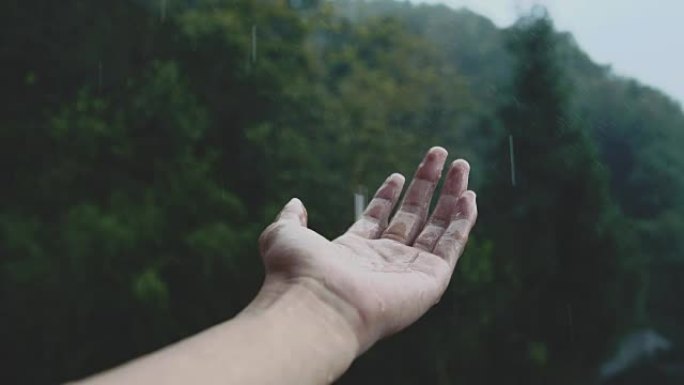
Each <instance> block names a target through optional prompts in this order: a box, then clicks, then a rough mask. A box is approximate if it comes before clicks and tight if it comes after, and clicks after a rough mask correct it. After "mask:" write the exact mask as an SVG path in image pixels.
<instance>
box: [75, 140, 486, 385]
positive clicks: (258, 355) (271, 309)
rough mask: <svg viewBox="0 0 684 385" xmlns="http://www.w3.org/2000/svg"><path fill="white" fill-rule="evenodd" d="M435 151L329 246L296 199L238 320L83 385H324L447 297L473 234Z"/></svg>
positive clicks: (462, 200)
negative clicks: (436, 195)
mask: <svg viewBox="0 0 684 385" xmlns="http://www.w3.org/2000/svg"><path fill="white" fill-rule="evenodd" d="M446 159H447V152H446V150H444V149H443V148H441V147H433V148H431V149H430V150H429V151H428V152H427V154H426V155H425V158H424V159H423V161H422V162H421V164H420V165H419V166H418V169H417V170H416V173H415V175H414V178H413V180H412V182H411V184H410V185H409V187H408V189H407V190H406V194H405V196H404V199H403V201H402V202H401V204H400V206H399V208H398V210H397V212H396V214H395V215H394V216H393V217H392V218H391V220H390V215H391V213H392V210H393V208H394V206H395V205H397V203H398V202H397V201H398V200H399V196H400V194H401V192H402V190H403V187H404V177H403V176H401V175H400V174H392V175H390V176H389V177H388V178H387V180H385V182H384V183H383V184H382V186H380V188H379V189H378V191H377V192H376V194H375V196H374V198H373V199H372V200H371V202H370V203H369V204H368V207H367V209H366V211H365V212H364V214H363V216H362V217H361V218H360V219H359V220H358V221H357V222H356V223H354V224H353V225H352V226H351V227H350V228H349V230H347V232H345V233H344V234H342V235H341V236H340V237H338V238H336V239H335V240H333V241H330V240H328V239H326V238H324V237H323V236H321V235H319V234H318V233H316V232H315V231H313V230H311V229H309V228H308V227H307V213H306V209H305V208H304V205H303V204H302V202H301V201H299V200H298V199H296V198H295V199H292V200H291V201H290V202H288V203H287V204H286V205H285V207H284V208H283V209H282V211H281V212H280V214H279V215H278V217H277V218H276V220H275V222H274V223H273V224H271V225H270V226H268V227H267V228H266V230H264V232H263V233H262V235H261V237H260V238H259V249H260V253H261V256H262V258H263V261H264V266H265V269H266V279H265V280H264V284H263V286H262V288H261V290H260V291H259V293H258V295H257V296H256V298H255V299H254V300H253V301H252V303H251V304H250V305H249V306H248V307H247V308H246V309H244V310H243V311H242V312H241V313H240V314H238V315H237V316H236V317H235V318H233V319H231V320H228V321H226V322H224V323H221V324H218V325H216V326H214V327H212V328H210V329H208V330H205V331H203V332H201V333H199V334H197V335H195V336H192V337H190V338H188V339H185V340H183V341H180V342H177V343H176V344H174V345H171V346H169V347H167V348H164V349H162V350H160V351H158V352H154V353H152V354H149V355H147V356H145V357H142V358H139V359H137V360H134V361H132V362H130V363H128V364H126V365H123V366H121V367H119V368H116V369H112V370H110V371H107V372H104V373H102V374H99V375H96V376H93V377H90V378H87V379H85V380H83V381H82V383H83V384H151V383H155V384H191V383H201V384H254V385H261V384H327V383H331V382H332V381H334V380H335V379H336V378H338V377H339V376H340V375H342V374H343V373H344V371H345V370H346V369H347V368H348V367H349V365H351V363H352V361H353V360H354V359H355V358H356V357H357V356H359V355H360V354H361V353H363V352H364V351H366V350H367V349H369V348H370V347H371V346H372V345H373V344H374V343H375V342H377V341H378V340H379V339H381V338H383V337H385V336H388V335H390V334H393V333H395V332H397V331H399V330H401V329H403V328H405V327H407V326H408V325H410V324H411V323H413V322H414V321H416V320H417V319H418V318H419V317H420V316H422V315H423V314H424V313H425V312H426V311H427V310H428V309H429V308H430V307H432V306H433V305H434V304H435V303H437V302H438V301H439V299H440V297H441V296H442V294H443V293H444V291H445V290H446V287H447V285H448V284H449V281H450V279H451V275H452V273H453V271H454V267H455V266H456V262H457V261H458V258H459V257H460V255H461V254H462V252H463V248H464V247H465V243H466V241H467V239H468V234H469V232H470V230H471V228H472V227H473V225H474V224H475V220H476V217H477V206H476V203H475V194H474V193H473V192H472V191H469V190H467V187H468V173H469V170H470V167H469V165H468V163H467V162H466V161H464V160H456V161H454V162H452V163H451V164H450V166H449V167H448V170H447V172H446V180H445V182H444V187H443V188H442V192H441V195H440V197H439V199H438V201H437V204H436V206H435V209H434V211H433V212H432V214H429V212H428V211H429V206H430V201H431V199H432V196H433V193H434V190H435V186H436V185H437V183H438V181H439V180H440V178H441V174H442V169H443V168H444V165H445V162H446Z"/></svg>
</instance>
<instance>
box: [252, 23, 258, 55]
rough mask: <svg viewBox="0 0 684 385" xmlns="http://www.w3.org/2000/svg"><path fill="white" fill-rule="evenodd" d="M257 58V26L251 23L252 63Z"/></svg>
mask: <svg viewBox="0 0 684 385" xmlns="http://www.w3.org/2000/svg"><path fill="white" fill-rule="evenodd" d="M256 58H257V26H256V24H254V25H252V63H254V62H256Z"/></svg>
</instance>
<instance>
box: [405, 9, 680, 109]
mask: <svg viewBox="0 0 684 385" xmlns="http://www.w3.org/2000/svg"><path fill="white" fill-rule="evenodd" d="M413 1H414V2H421V1H422V2H428V3H444V4H447V5H449V6H451V7H453V8H460V7H463V6H466V7H468V8H469V9H471V10H472V11H475V12H477V13H480V14H482V15H484V16H487V17H488V18H490V19H492V20H493V21H494V22H495V23H496V24H497V25H499V26H508V25H510V24H511V23H513V21H515V19H516V17H517V15H519V14H520V13H521V12H522V11H524V10H526V9H529V7H530V6H531V5H532V4H542V5H545V6H546V8H547V9H548V10H549V13H550V14H551V16H552V17H553V20H554V22H555V24H556V28H558V29H560V30H563V31H570V32H572V34H573V35H574V36H575V39H576V40H577V42H578V44H579V45H580V47H582V49H583V50H584V51H585V52H587V53H588V54H589V55H590V56H591V58H592V59H593V60H594V61H595V62H597V63H600V64H610V65H611V66H612V68H613V70H614V71H615V72H616V73H617V74H620V75H626V76H630V77H635V78H637V79H639V80H640V81H642V82H643V83H646V84H648V85H651V86H654V87H656V88H659V89H661V90H662V91H664V92H665V93H667V94H669V95H670V96H671V97H673V98H674V99H675V100H677V101H679V103H680V105H684V0H651V1H645V0H538V1H532V0H413Z"/></svg>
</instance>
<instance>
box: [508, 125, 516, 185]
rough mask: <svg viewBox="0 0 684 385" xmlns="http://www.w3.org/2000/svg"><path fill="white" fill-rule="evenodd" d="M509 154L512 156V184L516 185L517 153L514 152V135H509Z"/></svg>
mask: <svg viewBox="0 0 684 385" xmlns="http://www.w3.org/2000/svg"><path fill="white" fill-rule="evenodd" d="M508 154H509V156H510V158H511V185H512V186H513V187H515V154H514V153H513V135H512V134H511V135H508Z"/></svg>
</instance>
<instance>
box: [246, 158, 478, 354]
mask: <svg viewBox="0 0 684 385" xmlns="http://www.w3.org/2000/svg"><path fill="white" fill-rule="evenodd" d="M446 158H447V152H446V150H444V149H443V148H441V147H434V148H432V149H430V150H429V151H428V152H427V154H426V155H425V158H424V159H423V161H422V163H421V164H420V165H419V166H418V169H417V170H416V173H415V175H414V178H413V180H412V182H411V184H410V185H409V187H408V189H407V191H406V194H405V197H404V199H403V201H402V203H401V205H400V206H399V209H398V210H397V212H396V214H395V215H394V216H393V217H392V218H391V220H390V215H391V213H392V210H393V208H394V206H395V205H396V204H397V201H398V199H399V196H400V194H401V191H402V190H403V187H404V177H403V176H401V175H400V174H392V175H390V176H389V177H388V178H387V180H385V182H384V183H383V184H382V186H380V188H379V189H378V191H377V192H376V194H375V196H374V198H373V199H372V200H371V202H370V203H369V205H368V207H367V208H366V210H365V212H364V214H363V215H362V217H361V218H360V219H359V220H358V221H357V222H356V223H354V224H353V225H352V226H351V228H349V230H348V231H347V232H346V233H344V234H342V235H341V236H340V237H338V238H337V239H335V240H333V241H330V240H328V239H326V238H324V237H323V236H321V235H319V234H318V233H316V232H315V231H313V230H311V229H309V228H307V214H306V209H305V208H304V205H303V204H302V203H301V202H300V201H299V200H298V199H293V200H291V201H290V202H289V203H288V204H287V205H285V207H284V208H283V210H282V211H281V213H280V214H279V216H278V218H277V219H276V221H275V222H274V223H273V224H271V225H270V226H269V227H268V228H266V230H265V231H264V232H263V234H262V236H261V238H260V240H259V243H260V252H261V255H262V257H263V260H264V264H265V266H266V281H265V284H264V287H263V288H262V293H261V294H260V296H259V297H258V298H261V299H260V300H259V301H258V302H262V303H263V302H268V301H269V298H273V297H275V296H277V295H278V293H279V292H282V291H283V290H285V288H287V287H289V286H292V285H298V286H301V287H306V288H307V290H310V291H312V292H313V293H314V294H315V295H316V296H318V297H319V298H320V299H321V300H322V301H323V302H325V303H326V304H328V305H329V306H330V307H331V308H332V309H335V312H336V313H337V314H339V316H340V317H341V319H343V320H344V322H345V323H347V324H348V325H349V326H350V328H351V329H352V330H353V331H354V333H355V335H356V336H357V338H358V346H359V351H360V352H361V351H364V350H366V349H367V348H368V347H370V346H371V345H372V344H373V343H374V342H375V341H377V340H378V339H379V338H382V337H383V336H386V335H388V334H392V333H394V332H396V331H399V330H401V329H402V328H404V327H406V326H408V325H410V324H411V323H413V322H414V321H415V320H416V319H418V318H419V317H420V316H421V315H423V314H424V313H425V312H426V311H427V310H428V309H429V308H430V307H431V306H433V305H434V304H435V303H437V302H438V301H439V298H440V297H441V296H442V294H443V293H444V291H445V290H446V287H447V285H448V284H449V281H450V279H451V275H452V273H453V270H454V267H455V265H456V262H457V261H458V258H459V257H460V255H461V254H462V252H463V248H464V247H465V244H466V241H467V239H468V234H469V232H470V230H471V228H472V227H473V225H474V224H475V220H476V217H477V206H476V203H475V194H474V193H473V192H472V191H468V190H467V187H468V173H469V170H470V167H469V165H468V163H467V162H466V161H464V160H457V161H455V162H453V163H451V165H450V167H449V169H448V171H447V176H446V180H445V183H444V187H443V189H442V192H441V195H440V197H439V200H438V201H437V205H436V206H435V209H434V211H433V212H432V214H430V215H429V213H428V211H429V207H430V201H431V199H432V196H433V193H434V191H435V187H436V185H437V183H438V182H439V180H440V178H441V174H442V169H443V167H444V164H445V161H446ZM257 306H258V305H257Z"/></svg>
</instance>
